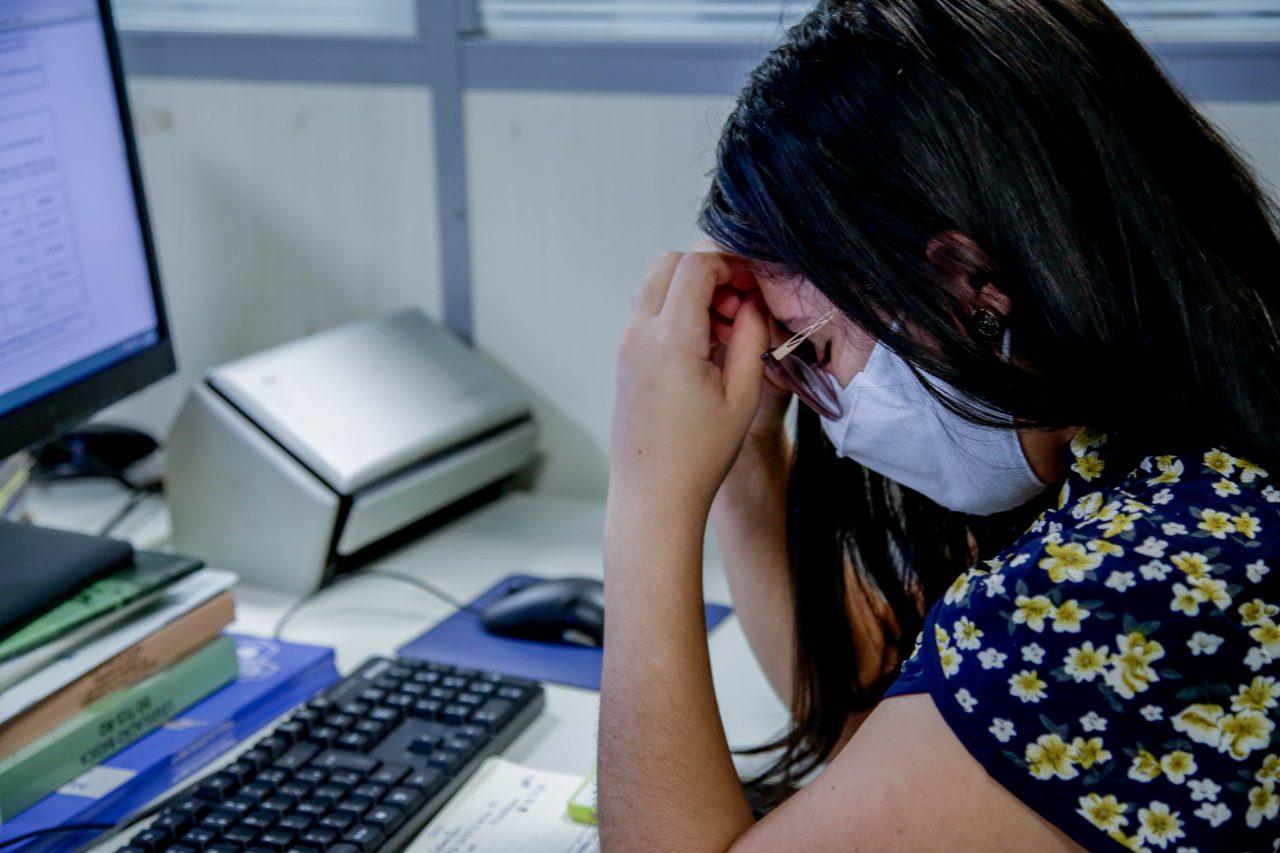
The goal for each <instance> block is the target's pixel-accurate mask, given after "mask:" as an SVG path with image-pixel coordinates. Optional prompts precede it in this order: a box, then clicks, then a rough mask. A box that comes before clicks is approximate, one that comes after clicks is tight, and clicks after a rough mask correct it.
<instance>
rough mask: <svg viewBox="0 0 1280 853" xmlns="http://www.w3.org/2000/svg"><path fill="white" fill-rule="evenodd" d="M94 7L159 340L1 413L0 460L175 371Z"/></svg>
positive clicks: (135, 174)
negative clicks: (69, 383)
mask: <svg viewBox="0 0 1280 853" xmlns="http://www.w3.org/2000/svg"><path fill="white" fill-rule="evenodd" d="M97 4H98V21H99V23H100V24H101V26H102V31H103V38H104V40H105V42H106V47H107V57H108V60H109V62H110V65H111V76H112V82H113V84H114V86H115V93H116V104H117V106H118V108H119V111H120V129H121V132H122V133H123V135H124V148H125V155H126V159H127V160H128V164H129V176H130V180H131V182H132V184H133V198H134V204H135V206H136V208H137V214H138V224H139V227H140V230H141V232H142V245H143V250H144V252H145V254H146V260H147V272H148V275H149V276H150V279H151V295H152V298H153V300H154V302H155V307H156V332H157V334H158V337H159V340H158V341H157V342H156V343H155V344H154V345H152V346H150V347H148V348H146V349H144V350H139V351H138V353H137V354H135V355H130V356H128V357H127V358H125V359H123V360H121V361H118V362H116V363H115V364H113V365H111V366H110V367H106V368H104V369H102V370H100V371H98V372H96V373H93V374H91V375H89V376H85V377H83V378H81V379H80V380H79V381H77V382H75V383H73V384H71V385H68V386H66V387H65V388H60V389H58V390H57V391H54V392H52V393H50V394H47V395H45V396H44V397H41V398H39V399H37V400H34V401H32V402H30V403H28V404H26V405H24V406H22V407H21V408H19V409H15V410H14V411H12V412H9V413H8V414H2V415H0V459H3V458H4V457H6V456H10V455H12V454H13V453H17V452H19V451H21V450H25V449H27V448H29V447H32V446H33V445H37V444H41V443H43V442H46V441H48V440H50V439H52V438H56V437H57V436H58V435H60V434H62V433H63V432H65V431H66V430H68V429H70V428H72V427H74V426H76V425H77V424H79V423H81V422H82V421H84V420H86V419H88V418H89V417H90V416H91V415H93V414H94V413H96V412H98V411H100V410H101V409H105V408H106V407H107V406H110V405H112V404H113V403H118V402H119V401H120V400H123V399H124V398H125V397H128V396H129V395H130V394H133V393H135V392H137V391H140V390H142V389H143V388H145V387H147V386H148V385H150V384H152V383H154V382H156V381H157V380H160V379H163V378H164V377H166V376H169V375H171V374H173V373H174V372H175V371H176V370H177V367H178V366H177V360H176V359H175V357H174V352H173V340H172V338H171V337H170V334H169V318H168V314H167V312H166V311H165V304H164V294H163V293H162V292H161V288H160V265H159V263H158V262H157V259H156V248H155V241H154V239H153V237H152V233H151V218H150V216H149V215H148V212H147V200H146V193H145V192H144V191H143V183H142V167H141V163H140V160H139V158H138V147H137V142H136V140H135V139H134V132H133V113H132V111H131V110H130V108H129V96H128V92H127V91H126V89H125V77H124V66H123V63H122V62H121V57H120V44H119V40H118V39H117V36H116V28H115V21H114V20H113V18H112V16H111V3H110V0H97Z"/></svg>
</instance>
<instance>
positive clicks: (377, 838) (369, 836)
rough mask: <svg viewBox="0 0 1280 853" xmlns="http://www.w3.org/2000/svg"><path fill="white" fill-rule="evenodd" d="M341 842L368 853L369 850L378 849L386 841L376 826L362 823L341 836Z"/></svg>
mask: <svg viewBox="0 0 1280 853" xmlns="http://www.w3.org/2000/svg"><path fill="white" fill-rule="evenodd" d="M342 840H343V841H345V842H346V843H347V844H350V845H352V846H354V847H356V848H357V849H359V850H362V851H365V853H368V851H370V850H376V849H378V847H379V846H380V845H381V844H382V842H383V841H385V840H386V835H385V834H384V833H383V831H382V830H380V829H378V828H377V827H376V826H370V825H369V824H366V823H362V824H360V825H359V826H357V827H355V828H354V829H352V830H351V831H350V832H348V833H347V834H346V835H344V836H342Z"/></svg>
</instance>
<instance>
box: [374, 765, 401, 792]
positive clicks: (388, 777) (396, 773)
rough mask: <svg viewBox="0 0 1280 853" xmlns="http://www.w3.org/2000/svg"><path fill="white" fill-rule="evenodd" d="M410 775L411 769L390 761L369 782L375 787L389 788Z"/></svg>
mask: <svg viewBox="0 0 1280 853" xmlns="http://www.w3.org/2000/svg"><path fill="white" fill-rule="evenodd" d="M408 773H409V767H408V765H405V764H392V763H391V762H390V761H388V762H387V763H386V764H384V765H382V767H380V768H379V769H378V772H377V773H374V774H373V775H372V776H370V777H369V781H370V782H372V783H374V784H375V785H386V786H388V787H390V786H392V785H395V784H397V783H398V782H399V781H400V780H401V779H403V778H404V777H405V776H406V775H408Z"/></svg>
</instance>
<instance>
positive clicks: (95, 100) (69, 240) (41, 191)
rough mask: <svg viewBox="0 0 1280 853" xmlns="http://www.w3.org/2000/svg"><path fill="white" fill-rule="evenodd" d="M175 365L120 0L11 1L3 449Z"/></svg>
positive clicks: (3, 244)
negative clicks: (115, 8)
mask: <svg viewBox="0 0 1280 853" xmlns="http://www.w3.org/2000/svg"><path fill="white" fill-rule="evenodd" d="M174 369H175V365H174V357H173V347H172V343H171V341H170V338H169V327H168V323H167V322H166V318H165V311H164V304H163V300H162V299H161V295H160V278H159V272H158V268H157V265H156V256H155V248H154V246H153V243H152V237H151V229H150V225H149V222H148V218H147V209H146V202H145V200H144V198H143V190H142V177H141V173H140V171H139V168H138V155H137V150H136V146H135V143H134V138H133V127H132V124H131V121H130V114H129V107H128V101H127V97H126V93H125V86H124V76H123V73H122V71H121V64H120V56H119V51H118V48H117V43H116V34H115V30H114V27H113V25H112V20H111V13H110V7H109V3H108V0H0V458H3V457H5V456H8V455H10V454H11V453H14V452H16V451H19V450H22V449H24V448H26V447H29V446H31V445H33V444H36V443H38V442H41V441H45V440H47V439H50V438H53V437H54V436H56V435H58V434H59V433H61V432H62V431H64V430H66V429H67V428H69V427H71V426H73V425H75V424H76V423H78V422H80V421H83V420H85V419H86V418H88V417H89V416H90V415H92V414H93V413H94V412H96V411H98V410H99V409H101V408H103V407H105V406H107V405H110V404H111V403H114V402H116V401H118V400H120V399H121V398H123V397H125V396H126V395H128V394H131V393H133V392H134V391H137V390H139V389H141V388H143V387H144V386H146V385H148V384H149V383H151V382H154V381H155V380H157V379H160V378H161V377H164V376H166V375H168V374H170V373H172V372H173V371H174Z"/></svg>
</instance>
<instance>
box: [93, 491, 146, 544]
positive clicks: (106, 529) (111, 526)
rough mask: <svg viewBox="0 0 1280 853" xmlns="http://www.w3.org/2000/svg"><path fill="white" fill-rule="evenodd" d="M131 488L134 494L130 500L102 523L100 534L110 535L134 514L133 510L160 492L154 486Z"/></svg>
mask: <svg viewBox="0 0 1280 853" xmlns="http://www.w3.org/2000/svg"><path fill="white" fill-rule="evenodd" d="M130 488H131V489H132V490H133V494H132V495H130V496H129V500H128V501H127V502H126V503H125V505H124V506H123V507H121V508H120V509H119V511H117V512H116V514H115V515H113V516H111V518H110V519H109V520H108V521H107V523H106V524H104V525H102V527H101V528H100V529H99V530H98V534H97V535H98V536H110V535H111V532H112V531H113V530H115V529H116V528H117V527H119V526H120V525H121V523H123V522H124V520H125V519H126V518H128V517H129V516H130V515H132V514H133V511H134V510H135V509H137V508H138V507H139V506H140V505H141V504H142V502H143V501H145V500H146V499H147V498H149V497H151V496H152V495H158V494H160V490H159V489H158V488H154V487H152V488H138V487H137V486H131V487H130Z"/></svg>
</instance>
